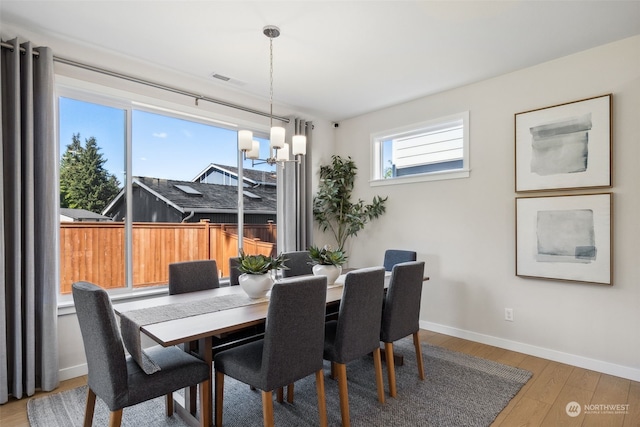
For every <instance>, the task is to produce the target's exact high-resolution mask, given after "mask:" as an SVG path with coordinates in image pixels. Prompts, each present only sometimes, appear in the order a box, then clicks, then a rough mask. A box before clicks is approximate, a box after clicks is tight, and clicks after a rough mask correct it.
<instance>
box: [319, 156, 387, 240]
mask: <svg viewBox="0 0 640 427" xmlns="http://www.w3.org/2000/svg"><path fill="white" fill-rule="evenodd" d="M357 169H358V168H357V167H356V165H355V163H354V162H353V160H351V157H348V158H347V159H343V158H341V157H340V156H332V157H331V164H330V165H324V166H321V167H320V184H319V186H318V193H317V194H316V195H315V197H314V198H313V219H314V220H315V221H316V222H317V223H318V226H319V228H320V230H322V231H327V230H330V231H331V233H332V234H333V237H334V238H335V239H336V242H337V243H338V250H339V251H344V247H345V242H346V241H347V239H348V238H349V237H351V236H356V235H357V234H358V232H359V231H360V230H362V229H363V228H364V226H365V224H366V223H367V222H369V221H371V220H373V219H376V218H378V217H379V216H380V215H382V214H383V213H384V212H385V210H386V208H385V202H386V201H387V197H385V198H384V199H383V198H381V197H380V196H375V197H374V198H373V201H372V202H371V203H370V204H366V203H365V202H364V200H362V199H358V201H355V202H354V201H351V193H352V192H353V186H354V181H355V176H356V171H357Z"/></svg>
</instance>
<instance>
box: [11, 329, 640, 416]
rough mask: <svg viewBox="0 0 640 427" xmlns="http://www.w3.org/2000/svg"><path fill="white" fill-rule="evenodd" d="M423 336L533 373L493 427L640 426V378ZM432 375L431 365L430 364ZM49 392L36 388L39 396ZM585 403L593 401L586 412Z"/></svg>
mask: <svg viewBox="0 0 640 427" xmlns="http://www.w3.org/2000/svg"><path fill="white" fill-rule="evenodd" d="M420 338H421V340H422V341H423V342H428V343H430V344H433V345H437V346H440V347H445V348H448V349H450V350H455V351H459V352H462V353H466V354H470V355H473V356H477V357H482V358H484V359H489V360H494V361H496V362H499V363H503V364H505V365H511V366H516V367H519V368H522V369H526V370H528V371H530V372H532V373H533V377H532V378H531V379H530V380H529V382H528V383H527V384H526V385H525V386H524V387H523V388H522V389H521V390H520V392H519V393H518V394H517V395H516V396H515V397H514V398H513V400H511V402H510V403H509V405H507V407H506V408H505V409H504V410H503V411H502V412H501V413H500V415H498V417H497V418H496V420H495V421H494V423H493V424H492V427H515V426H550V427H557V426H562V427H564V426H584V427H594V426H602V427H617V426H620V427H638V426H640V383H639V382H635V381H630V380H626V379H623V378H619V377H614V376H611V375H606V374H601V373H598V372H594V371H589V370H587V369H582V368H577V367H574V366H570V365H565V364H563V363H557V362H552V361H550V360H546V359H540V358H538V357H533V356H528V355H526V354H522V353H517V352H513V351H509V350H504V349H501V348H497V347H492V346H488V345H484V344H479V343H477V342H473V341H467V340H463V339H459V338H455V337H450V336H447V335H442V334H438V333H435V332H430V331H421V332H420ZM425 369H426V375H427V376H428V375H429V371H428V367H425ZM85 383H86V377H79V378H74V379H71V380H68V381H64V382H63V383H62V384H61V385H60V387H59V388H58V389H57V390H55V391H53V392H52V393H57V392H60V391H64V390H69V389H72V388H75V387H79V386H81V385H83V384H85ZM47 394H49V393H44V392H42V393H36V396H35V397H40V396H45V395H47ZM569 402H577V403H578V404H579V405H580V407H581V409H582V410H581V412H580V414H579V415H578V416H576V417H570V416H569V415H567V412H566V407H567V404H568V403H569ZM585 405H593V406H592V407H591V409H592V410H591V411H590V413H585V411H584V407H585ZM604 405H619V408H620V409H622V410H621V411H620V412H623V413H618V414H616V413H607V412H610V411H608V410H607V408H604ZM0 426H2V427H28V426H29V421H28V420H27V399H22V400H12V401H10V402H9V403H6V404H5V405H2V406H0Z"/></svg>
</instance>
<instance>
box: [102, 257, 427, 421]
mask: <svg viewBox="0 0 640 427" xmlns="http://www.w3.org/2000/svg"><path fill="white" fill-rule="evenodd" d="M350 270H352V269H350ZM347 272H348V271H345V272H344V273H343V274H342V275H341V276H340V277H339V278H338V279H337V280H336V282H335V283H334V284H333V285H329V286H328V287H327V309H328V311H329V309H330V307H332V310H334V311H335V310H336V307H337V306H338V305H339V303H340V300H341V298H342V291H343V284H344V278H345V276H346V273H347ZM389 277H390V273H389V272H387V273H386V274H385V287H387V286H388V283H389ZM425 280H428V278H425ZM243 296H246V294H244V291H243V290H242V289H241V287H240V286H225V287H219V288H214V289H209V290H204V291H196V292H188V293H183V294H176V295H162V296H158V297H152V298H144V299H137V300H132V301H127V302H121V303H114V304H113V308H114V311H115V312H116V314H117V315H119V316H120V317H121V319H122V317H127V316H129V315H131V314H133V313H145V312H150V313H153V312H155V313H163V314H162V315H160V316H158V318H157V319H156V320H157V321H154V320H153V319H152V320H151V321H147V322H144V324H141V325H140V326H139V332H140V334H141V335H144V336H147V337H149V338H150V339H151V340H153V341H155V342H156V343H158V344H160V345H162V346H163V347H169V346H174V345H181V344H182V345H183V348H185V350H193V351H195V352H196V353H197V355H198V357H200V358H201V359H202V360H203V361H205V362H206V363H207V364H208V365H209V368H210V372H212V368H213V354H214V350H215V349H214V337H220V336H224V335H225V334H228V333H233V332H238V331H243V330H247V329H250V328H252V327H255V326H258V325H261V324H264V322H265V320H266V317H267V311H268V307H269V299H268V297H265V298H259V299H255V300H250V301H246V300H244V301H242V300H243V298H242V297H243ZM236 297H237V298H238V300H240V301H242V303H241V304H239V305H237V306H231V307H229V306H228V305H227V306H225V308H224V309H214V310H213V311H210V312H206V311H205V312H203V310H200V311H198V312H196V313H197V314H188V313H187V314H176V312H179V311H180V310H177V308H178V307H180V308H183V307H185V306H188V305H190V304H193V305H198V304H199V305H200V306H202V302H203V301H208V300H215V299H227V300H228V299H229V298H236ZM246 299H247V300H249V299H248V298H246ZM167 313H168V314H169V316H167ZM121 324H124V322H122V321H121ZM124 332H125V331H123V334H124ZM196 343H197V345H194V344H196ZM212 386H213V384H212V375H211V376H210V377H209V379H208V380H205V381H203V382H202V383H200V385H199V386H198V390H199V393H200V394H201V396H202V399H201V400H202V402H203V404H202V407H201V408H200V410H199V414H198V412H197V411H196V399H195V395H194V394H193V393H192V392H191V389H190V388H187V389H185V392H184V396H181V395H180V394H178V393H173V399H174V409H175V411H176V412H177V413H178V415H179V416H180V417H181V418H182V419H183V420H184V421H185V422H186V423H187V424H188V425H190V426H194V427H195V426H201V427H210V426H212V425H213V420H214V418H213V387H212ZM198 415H199V418H198Z"/></svg>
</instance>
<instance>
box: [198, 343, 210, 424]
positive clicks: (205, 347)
mask: <svg viewBox="0 0 640 427" xmlns="http://www.w3.org/2000/svg"><path fill="white" fill-rule="evenodd" d="M199 347H200V348H199V351H200V357H201V358H202V360H204V361H205V362H206V363H207V365H209V379H208V380H206V381H203V382H202V383H200V425H201V426H202V427H211V426H212V425H213V393H212V386H213V381H212V380H211V378H212V376H213V352H212V351H211V349H212V348H213V337H206V338H203V339H201V340H200V342H199Z"/></svg>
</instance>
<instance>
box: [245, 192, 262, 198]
mask: <svg viewBox="0 0 640 427" xmlns="http://www.w3.org/2000/svg"><path fill="white" fill-rule="evenodd" d="M242 194H244V195H245V196H247V197H248V198H250V199H262V197H260V196H258V195H257V194H255V193H252V192H251V191H246V190H245V191H243V192H242Z"/></svg>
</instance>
